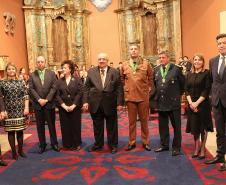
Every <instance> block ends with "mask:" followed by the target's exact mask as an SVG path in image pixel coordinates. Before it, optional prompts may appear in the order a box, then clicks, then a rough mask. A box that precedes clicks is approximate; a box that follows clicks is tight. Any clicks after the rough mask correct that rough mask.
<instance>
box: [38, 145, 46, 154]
mask: <svg viewBox="0 0 226 185" xmlns="http://www.w3.org/2000/svg"><path fill="white" fill-rule="evenodd" d="M45 150H46V145H44V146H39V150H38V153H39V154H42V153H44V152H45Z"/></svg>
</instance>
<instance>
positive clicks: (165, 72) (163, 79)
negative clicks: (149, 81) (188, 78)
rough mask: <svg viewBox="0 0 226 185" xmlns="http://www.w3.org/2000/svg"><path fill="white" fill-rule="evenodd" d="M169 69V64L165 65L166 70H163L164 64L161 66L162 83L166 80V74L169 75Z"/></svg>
mask: <svg viewBox="0 0 226 185" xmlns="http://www.w3.org/2000/svg"><path fill="white" fill-rule="evenodd" d="M168 70H169V65H167V66H165V67H164V70H163V66H161V68H160V73H161V76H162V83H165V82H166V76H167V73H168Z"/></svg>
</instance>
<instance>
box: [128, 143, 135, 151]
mask: <svg viewBox="0 0 226 185" xmlns="http://www.w3.org/2000/svg"><path fill="white" fill-rule="evenodd" d="M134 148H136V144H132V145H130V144H129V145H128V147H127V148H126V151H130V150H133V149H134Z"/></svg>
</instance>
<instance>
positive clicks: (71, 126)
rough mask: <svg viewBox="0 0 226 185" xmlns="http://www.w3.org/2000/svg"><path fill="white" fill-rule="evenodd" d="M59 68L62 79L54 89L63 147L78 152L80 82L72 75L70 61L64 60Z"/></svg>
mask: <svg viewBox="0 0 226 185" xmlns="http://www.w3.org/2000/svg"><path fill="white" fill-rule="evenodd" d="M61 67H62V70H63V74H64V77H62V78H60V79H59V80H58V81H57V85H56V88H57V101H58V103H59V117H60V124H61V133H62V142H63V147H64V148H65V149H68V150H80V145H81V143H82V141H81V105H82V82H81V80H80V78H79V77H75V76H74V75H73V74H74V64H73V62H72V61H71V60H65V61H64V62H63V63H62V64H61Z"/></svg>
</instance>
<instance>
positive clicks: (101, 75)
mask: <svg viewBox="0 0 226 185" xmlns="http://www.w3.org/2000/svg"><path fill="white" fill-rule="evenodd" d="M104 73H105V71H104V69H101V70H100V78H101V82H102V86H103V87H104Z"/></svg>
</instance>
